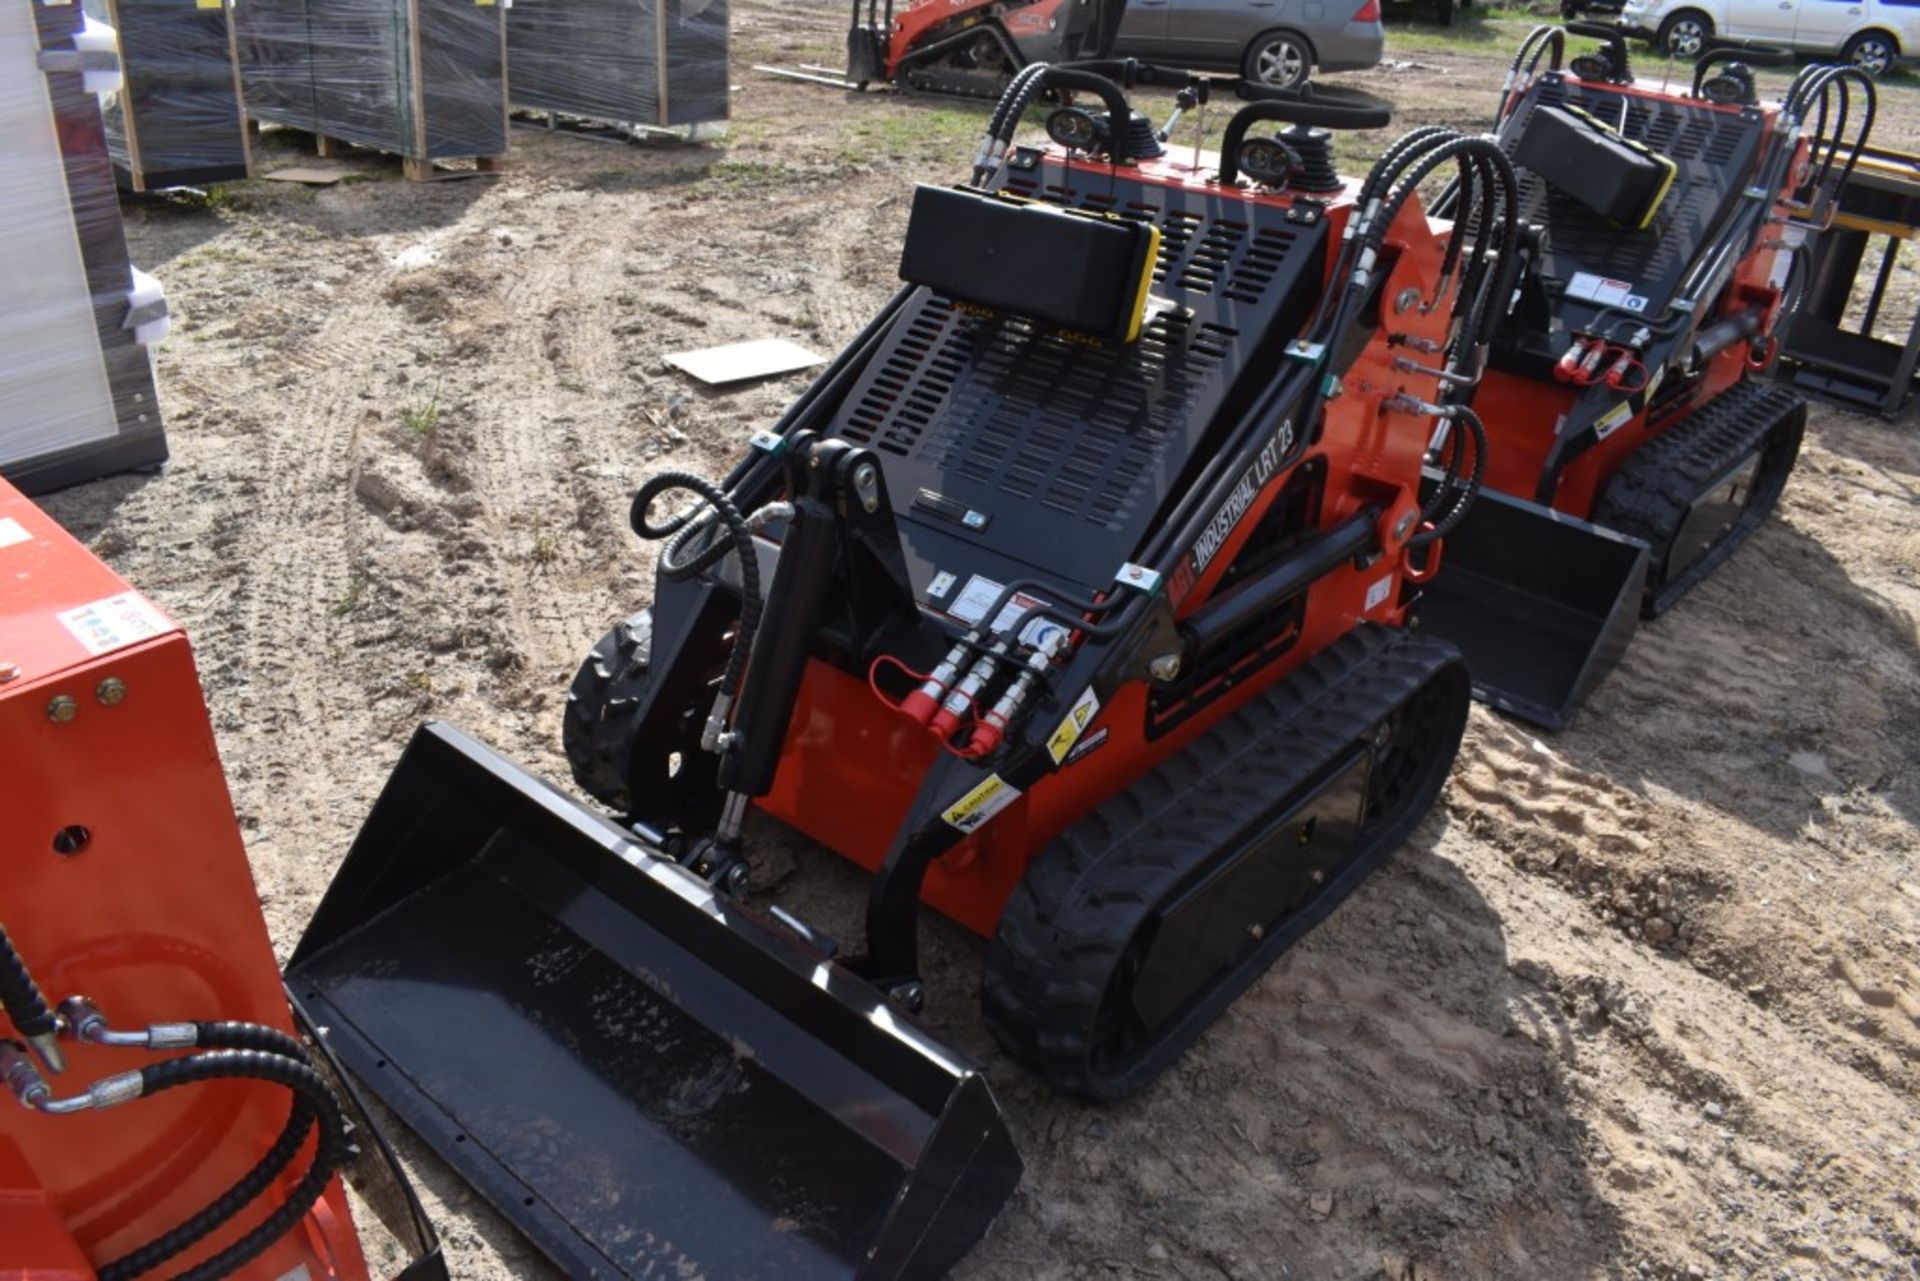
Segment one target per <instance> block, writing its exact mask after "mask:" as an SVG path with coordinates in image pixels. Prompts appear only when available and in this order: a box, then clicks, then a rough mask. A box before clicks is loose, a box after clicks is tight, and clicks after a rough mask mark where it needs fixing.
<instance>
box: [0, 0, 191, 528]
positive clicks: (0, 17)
mask: <svg viewBox="0 0 1920 1281" xmlns="http://www.w3.org/2000/svg"><path fill="white" fill-rule="evenodd" d="M117 61H118V60H117V58H116V57H115V55H114V53H113V37H112V33H111V32H110V31H107V30H105V28H94V29H92V30H89V29H88V24H86V21H85V19H84V17H83V15H82V13H81V10H80V7H79V6H78V5H74V4H48V3H44V2H43V0H9V2H8V3H4V4H0V245H4V246H5V252H3V253H0V475H5V476H6V478H7V479H8V480H9V481H11V482H12V483H13V484H14V485H16V486H17V487H19V488H20V489H22V490H24V491H26V492H27V493H44V492H46V491H47V490H51V489H58V488H60V487H61V486H63V485H70V484H74V483H76V482H78V481H82V480H89V479H92V478H93V477H95V476H101V475H105V474H107V473H108V472H114V471H123V470H126V469H128V468H134V467H152V466H157V465H159V464H160V463H161V462H163V461H165V459H166V456H167V445H166V437H165V435H164V434H163V432H162V430H161V424H160V408H159V403H158V401H157V399H156V397H155V395H154V386H153V362H152V358H151V357H150V355H149V354H148V350H147V344H148V343H149V342H152V341H155V340H157V339H158V338H159V337H160V336H161V335H162V334H164V333H165V330H166V300H165V298H164V297H163V296H162V295H161V292H160V287H159V285H158V283H157V282H155V281H154V280H153V279H152V278H151V277H148V276H144V275H142V274H141V273H140V272H138V271H135V270H134V268H133V265H132V263H131V262H130V261H129V260H128V257H127V242H126V236H125V234H124V232H123V230H122V228H121V223H120V204H119V196H118V192H117V191H116V190H115V186H114V174H113V161H112V159H111V158H110V156H109V155H108V151H107V138H106V128H105V125H104V123H103V121H102V119H101V110H100V96H102V95H111V94H112V93H114V92H117V91H118V89H119V87H120V86H119V80H120V77H119V74H118V72H117V70H116V67H117Z"/></svg>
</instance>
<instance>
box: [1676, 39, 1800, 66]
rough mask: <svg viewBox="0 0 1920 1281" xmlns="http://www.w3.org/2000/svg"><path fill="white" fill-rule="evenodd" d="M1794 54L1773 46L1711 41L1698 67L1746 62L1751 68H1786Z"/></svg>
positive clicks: (1701, 56)
mask: <svg viewBox="0 0 1920 1281" xmlns="http://www.w3.org/2000/svg"><path fill="white" fill-rule="evenodd" d="M1793 60H1794V56H1793V52H1792V51H1791V50H1788V49H1781V48H1778V47H1776V46H1773V45H1745V44H1734V43H1733V42H1732V41H1730V40H1709V41H1708V42H1707V49H1706V52H1705V53H1703V54H1701V55H1700V58H1699V60H1698V62H1697V63H1696V64H1695V65H1697V66H1705V65H1706V64H1707V63H1708V62H1744V63H1746V64H1747V65H1748V66H1750V67H1785V66H1789V65H1791V64H1792V62H1793Z"/></svg>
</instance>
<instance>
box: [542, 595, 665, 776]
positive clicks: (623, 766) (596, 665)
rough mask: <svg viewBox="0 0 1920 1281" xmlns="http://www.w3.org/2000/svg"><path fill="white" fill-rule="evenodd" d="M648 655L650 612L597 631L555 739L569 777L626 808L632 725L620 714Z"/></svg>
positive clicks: (640, 683) (637, 686)
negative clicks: (569, 769)
mask: <svg viewBox="0 0 1920 1281" xmlns="http://www.w3.org/2000/svg"><path fill="white" fill-rule="evenodd" d="M652 654H653V611H651V610H646V609H643V610H641V611H640V612H639V613H637V614H634V615H633V616H632V617H630V618H627V619H623V620H622V621H621V622H619V623H618V624H616V625H615V626H614V629H613V630H612V631H610V632H608V633H607V634H606V635H605V636H602V637H601V638H600V640H599V641H598V643H596V644H595V645H594V647H593V651H592V652H591V653H590V654H588V655H587V661H586V662H584V663H582V664H581V665H580V671H579V673H578V674H577V675H575V676H574V678H573V684H572V686H571V687H569V688H568V690H567V710H566V715H565V717H564V718H563V719H562V721H561V725H560V741H561V743H562V744H563V745H564V746H565V748H566V752H567V763H568V764H569V765H571V766H572V767H573V781H574V782H576V783H578V784H580V786H581V787H582V788H583V789H584V790H585V791H586V793H587V794H588V795H589V796H592V797H593V798H594V799H596V800H598V801H600V802H601V803H602V804H604V805H607V806H609V807H611V808H613V809H615V810H618V811H619V812H620V813H622V814H625V813H627V812H628V810H629V808H630V805H629V802H630V798H629V797H628V795H627V791H628V782H627V774H628V760H629V757H630V754H631V752H632V748H633V733H634V726H633V724H632V722H631V720H630V719H629V718H628V717H626V716H624V715H622V713H623V712H624V711H625V709H627V708H629V707H631V706H633V704H634V702H635V701H636V700H637V699H638V698H639V696H640V694H641V693H642V692H643V691H644V690H645V688H646V683H647V680H648V667H647V664H648V661H649V659H650V657H651V656H652Z"/></svg>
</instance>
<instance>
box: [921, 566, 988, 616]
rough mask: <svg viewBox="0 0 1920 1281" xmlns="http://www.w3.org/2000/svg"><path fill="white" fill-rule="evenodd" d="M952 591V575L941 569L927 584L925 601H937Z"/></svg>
mask: <svg viewBox="0 0 1920 1281" xmlns="http://www.w3.org/2000/svg"><path fill="white" fill-rule="evenodd" d="M952 590H953V575H952V574H949V573H948V572H947V571H946V570H944V569H943V570H941V571H940V572H939V573H937V574H935V575H934V576H933V581H932V582H930V583H928V584H927V599H929V600H939V599H940V598H941V597H942V596H945V595H946V594H947V593H948V592H950V591H952ZM982 608H985V607H984V606H982Z"/></svg>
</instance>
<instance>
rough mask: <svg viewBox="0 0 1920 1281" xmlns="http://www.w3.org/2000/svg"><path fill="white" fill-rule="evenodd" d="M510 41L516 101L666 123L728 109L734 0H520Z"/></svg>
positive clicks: (701, 119)
mask: <svg viewBox="0 0 1920 1281" xmlns="http://www.w3.org/2000/svg"><path fill="white" fill-rule="evenodd" d="M507 51H508V59H509V62H508V67H509V70H508V86H509V87H508V94H509V96H510V97H511V98H512V99H513V104H514V105H515V106H517V107H531V108H535V109H538V110H542V111H548V112H558V113H563V114H567V115H575V116H583V117H586V118H588V119H592V120H604V121H609V122H613V123H617V124H627V125H653V126H661V127H669V126H675V125H696V124H706V123H709V122H711V121H717V120H725V119H726V118H727V108H728V83H727V73H728V67H727V0H514V4H513V7H512V9H510V10H509V11H508V13H507Z"/></svg>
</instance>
